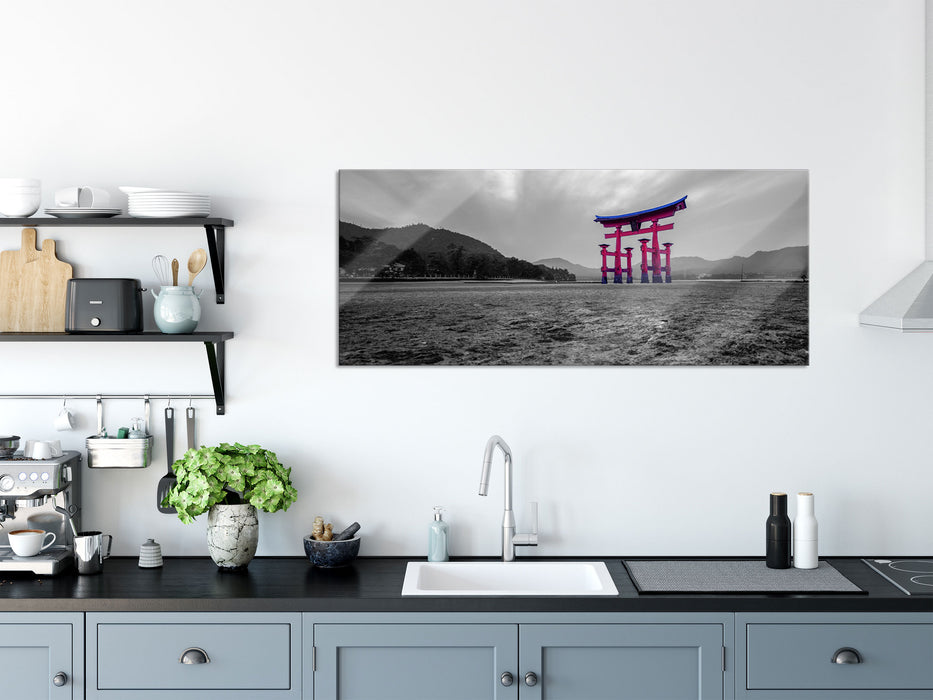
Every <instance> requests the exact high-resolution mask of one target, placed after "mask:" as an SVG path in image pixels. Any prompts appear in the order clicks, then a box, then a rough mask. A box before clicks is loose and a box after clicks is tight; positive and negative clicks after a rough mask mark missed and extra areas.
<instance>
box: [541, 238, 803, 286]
mask: <svg viewBox="0 0 933 700" xmlns="http://www.w3.org/2000/svg"><path fill="white" fill-rule="evenodd" d="M632 252H633V253H634V254H633V255H632V267H633V269H634V270H635V272H636V275H637V274H638V272H637V271H638V261H639V260H640V259H641V254H640V253H638V252H637V251H632ZM535 264H536V265H547V266H548V267H560V268H564V269H565V270H567V271H568V272H570V273H572V274H574V275H576V277H577V281H580V282H586V281H592V280H598V279H601V278H602V272H600V271H599V268H598V267H585V266H583V265H577V264H576V263H572V262H570V261H569V260H565V259H564V258H546V259H544V260H537V261H535ZM808 269H809V246H789V247H787V248H779V249H778V250H759V251H757V252H755V253H752V254H751V255H749V256H748V257H743V256H740V255H734V256H733V257H731V258H725V259H723V260H706V259H705V258H700V257H696V256H689V255H688V256H684V257H680V258H678V257H673V256H672V257H671V273H672V275H673V277H674V279H683V278H687V279H697V278H703V277H706V278H713V279H715V278H725V279H733V278H739V277H742V276H743V275H744V276H745V277H746V278H756V277H757V278H767V277H770V278H774V277H780V278H787V279H796V278H798V277H801V276H802V275H805V274H807V273H808Z"/></svg>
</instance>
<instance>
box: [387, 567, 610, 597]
mask: <svg viewBox="0 0 933 700" xmlns="http://www.w3.org/2000/svg"><path fill="white" fill-rule="evenodd" d="M402 595H403V596H415V595H438V596H473V595H482V596H508V595H516V596H517V595H523V596H534V595H542V596H543V595H553V596H577V595H619V591H618V590H617V589H616V587H615V584H614V583H613V582H612V576H610V575H609V570H608V569H607V568H606V565H605V564H604V563H603V562H601V561H540V562H539V561H513V562H501V561H482V562H480V561H451V562H423V561H412V562H409V563H408V568H407V569H406V570H405V581H404V583H403V584H402Z"/></svg>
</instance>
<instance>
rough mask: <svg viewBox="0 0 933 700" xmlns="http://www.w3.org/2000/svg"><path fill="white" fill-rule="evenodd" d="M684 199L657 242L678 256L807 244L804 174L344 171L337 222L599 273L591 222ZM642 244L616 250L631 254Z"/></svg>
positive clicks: (599, 234)
mask: <svg viewBox="0 0 933 700" xmlns="http://www.w3.org/2000/svg"><path fill="white" fill-rule="evenodd" d="M684 195H687V208H686V209H685V210H684V211H681V212H678V213H677V214H676V215H675V216H674V218H673V223H674V229H673V230H672V231H667V232H664V233H663V234H661V240H662V241H670V242H672V243H673V244H674V245H673V248H672V253H673V255H674V256H675V257H677V256H686V255H696V256H699V257H702V258H706V259H707V260H718V259H722V258H728V257H730V256H732V255H750V254H751V253H754V252H755V251H757V250H776V249H778V248H783V247H785V246H791V245H807V243H808V200H809V193H808V173H807V171H806V170H343V171H341V172H340V219H341V221H349V222H351V223H354V224H358V225H360V226H364V227H367V228H383V227H391V226H405V225H407V224H414V223H424V224H428V225H429V226H433V227H435V228H446V229H449V230H451V231H457V232H458V233H464V234H466V235H468V236H472V237H474V238H477V239H479V240H481V241H483V242H484V243H487V244H489V245H491V246H492V247H493V248H496V249H497V250H498V251H500V252H501V253H502V254H504V255H506V256H515V257H517V258H523V259H525V260H531V261H534V260H541V259H543V258H564V259H566V260H569V261H570V262H573V263H577V264H580V265H585V266H587V267H599V265H600V263H601V258H600V255H599V244H600V243H604V242H606V241H605V239H604V237H603V234H604V233H605V232H607V231H611V229H603V227H602V226H601V225H599V224H597V223H595V222H594V221H593V218H594V216H596V215H599V216H610V215H616V214H625V213H628V212H634V211H640V210H642V209H650V208H653V207H657V206H660V205H662V204H666V203H668V202H671V201H675V200H677V199H680V198H681V197H683V196H684ZM670 221H671V220H670V219H668V220H667V222H668V223H669V222H670ZM639 237H640V236H632V237H630V238H627V239H623V240H624V241H625V240H628V241H633V242H631V243H623V245H632V246H634V247H635V248H636V251H637V249H638V245H639V244H638V243H637V239H638V238H639Z"/></svg>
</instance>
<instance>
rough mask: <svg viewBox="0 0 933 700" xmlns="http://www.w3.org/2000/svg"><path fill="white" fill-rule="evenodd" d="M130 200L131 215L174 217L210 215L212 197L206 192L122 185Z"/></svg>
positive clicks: (129, 210) (129, 211) (129, 209)
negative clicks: (173, 190)
mask: <svg viewBox="0 0 933 700" xmlns="http://www.w3.org/2000/svg"><path fill="white" fill-rule="evenodd" d="M120 189H121V190H123V191H124V192H126V197H127V200H128V202H129V208H128V211H127V213H128V214H129V215H130V216H137V217H146V218H153V219H155V218H172V217H176V216H210V213H211V198H210V197H209V196H208V195H206V194H194V193H192V192H172V191H169V190H150V189H143V188H141V187H126V188H124V187H121V188H120Z"/></svg>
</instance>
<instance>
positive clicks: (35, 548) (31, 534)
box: [9, 530, 55, 557]
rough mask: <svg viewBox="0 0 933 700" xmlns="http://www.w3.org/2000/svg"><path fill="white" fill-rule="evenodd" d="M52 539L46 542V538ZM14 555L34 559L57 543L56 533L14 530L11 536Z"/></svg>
mask: <svg viewBox="0 0 933 700" xmlns="http://www.w3.org/2000/svg"><path fill="white" fill-rule="evenodd" d="M47 537H51V538H52V539H51V540H49V541H48V542H46V541H45V540H46V538H47ZM9 538H10V546H11V547H12V548H13V553H14V554H16V555H17V556H20V557H34V556H36V555H37V554H38V553H39V552H41V551H43V550H46V549H48V548H49V547H51V546H52V545H53V544H54V543H55V533H54V532H45V531H43V530H13V532H11V533H10V535H9Z"/></svg>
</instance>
